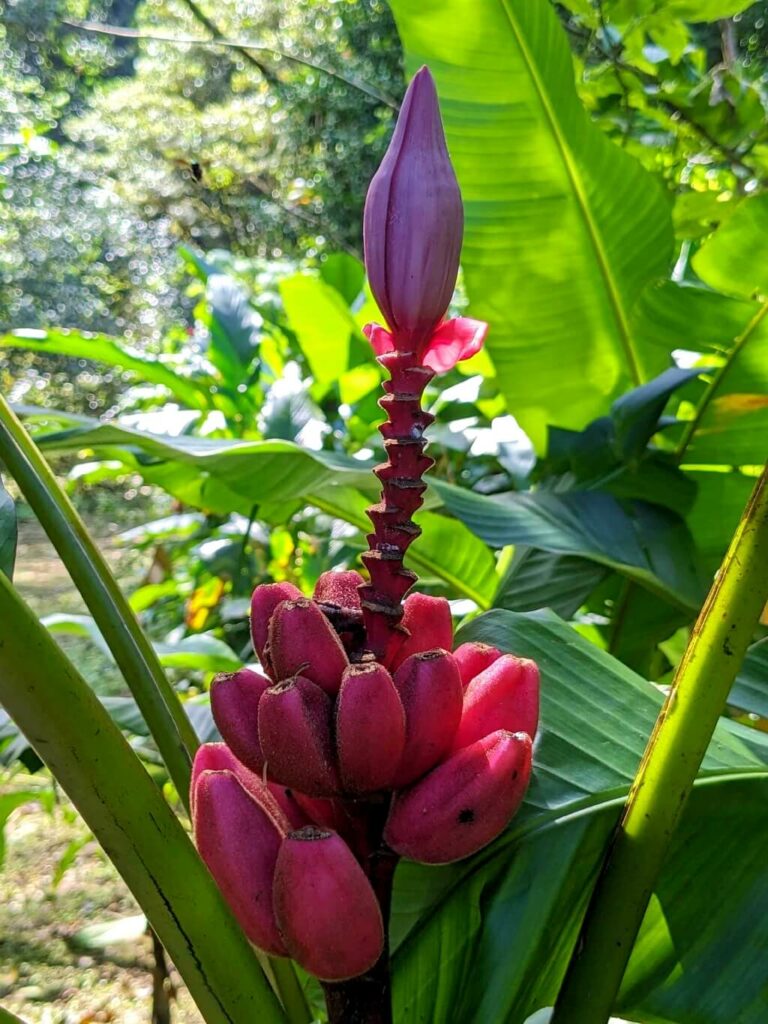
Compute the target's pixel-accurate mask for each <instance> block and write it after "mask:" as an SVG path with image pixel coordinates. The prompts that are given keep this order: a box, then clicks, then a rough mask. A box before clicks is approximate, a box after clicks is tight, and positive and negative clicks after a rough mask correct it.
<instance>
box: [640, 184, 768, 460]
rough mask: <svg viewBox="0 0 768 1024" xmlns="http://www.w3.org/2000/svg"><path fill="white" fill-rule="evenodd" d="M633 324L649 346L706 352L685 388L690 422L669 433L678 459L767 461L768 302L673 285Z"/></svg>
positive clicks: (648, 300) (648, 301) (648, 299)
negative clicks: (695, 379)
mask: <svg viewBox="0 0 768 1024" xmlns="http://www.w3.org/2000/svg"><path fill="white" fill-rule="evenodd" d="M745 205H746V204H745ZM727 226H728V225H725V226H724V227H723V228H721V229H720V230H721V231H724V230H725V228H726V227H727ZM719 234H720V231H718V232H716V233H715V235H714V236H713V237H712V242H714V240H715V239H716V238H717V236H718V235H719ZM635 323H636V328H637V331H638V334H639V336H641V337H642V338H644V339H645V340H646V342H647V343H648V344H649V345H650V344H656V345H658V346H660V347H661V348H664V349H666V348H670V347H672V348H680V349H690V350H692V351H694V352H702V353H705V355H706V361H705V363H703V364H702V365H701V366H700V373H701V379H700V381H699V382H698V383H694V384H691V385H689V386H688V387H687V388H686V389H685V390H684V391H683V392H682V393H681V394H682V397H684V398H685V399H686V401H687V402H688V403H690V405H692V406H693V410H692V412H691V413H690V414H689V419H688V421H687V422H686V423H683V424H682V425H681V427H680V428H677V429H676V431H674V432H671V433H670V436H671V437H673V438H674V439H675V443H676V447H677V452H678V455H679V457H680V458H681V459H683V460H684V461H685V462H688V463H698V464H699V465H725V466H728V467H731V466H745V465H747V466H749V465H761V464H762V462H763V461H764V459H765V454H766V452H767V451H768V399H766V394H768V302H763V303H760V302H753V301H751V300H747V299H742V298H729V297H728V296H725V295H720V294H717V293H716V292H711V291H708V290H706V289H704V288H695V287H690V286H684V285H677V284H673V283H671V282H669V283H667V284H665V285H663V286H662V287H660V288H653V289H649V290H648V291H647V292H646V293H645V295H644V296H643V299H642V302H641V303H640V304H639V305H638V307H637V310H636V316H635Z"/></svg>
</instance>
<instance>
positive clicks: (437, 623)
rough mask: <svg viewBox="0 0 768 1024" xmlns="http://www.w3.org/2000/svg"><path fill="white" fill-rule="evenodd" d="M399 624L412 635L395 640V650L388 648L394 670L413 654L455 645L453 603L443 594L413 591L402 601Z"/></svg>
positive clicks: (444, 648)
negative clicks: (432, 594)
mask: <svg viewBox="0 0 768 1024" xmlns="http://www.w3.org/2000/svg"><path fill="white" fill-rule="evenodd" d="M400 625H401V626H402V627H403V628H404V629H407V630H408V633H409V634H410V635H408V636H406V637H405V639H404V640H403V641H402V643H399V644H398V643H397V642H395V645H394V650H390V651H389V652H388V653H389V657H388V660H387V664H388V665H389V666H390V668H391V670H392V671H393V672H394V671H395V669H397V668H398V667H399V666H400V665H402V664H403V662H404V661H405V659H406V658H410V656H411V655H412V654H421V653H422V652H423V651H432V650H435V648H438V647H439V648H441V649H442V650H444V651H450V649H451V647H453V622H452V620H451V606H450V605H449V604H448V602H447V601H446V599H445V598H444V597H431V596H430V595H429V594H419V593H415V594H410V595H409V596H408V597H406V599H405V601H403V617H402V619H401V620H400Z"/></svg>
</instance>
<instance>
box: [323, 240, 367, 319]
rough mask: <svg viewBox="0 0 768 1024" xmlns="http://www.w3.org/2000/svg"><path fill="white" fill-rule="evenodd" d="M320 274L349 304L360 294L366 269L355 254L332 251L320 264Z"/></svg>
mask: <svg viewBox="0 0 768 1024" xmlns="http://www.w3.org/2000/svg"><path fill="white" fill-rule="evenodd" d="M320 276H321V277H322V279H323V280H324V281H325V282H326V284H329V285H330V286H331V288H333V289H334V290H335V291H337V292H338V293H339V295H341V297H342V298H343V299H344V301H345V302H346V304H347V305H348V306H351V305H352V304H353V303H354V302H355V300H356V299H357V298H358V297H359V296H360V293H361V292H362V290H363V284H364V283H365V269H364V267H363V264H362V263H361V262H360V260H359V259H357V258H356V257H355V256H351V255H350V254H349V253H347V252H332V253H331V255H330V256H326V258H325V259H324V260H323V261H322V263H321V264H320Z"/></svg>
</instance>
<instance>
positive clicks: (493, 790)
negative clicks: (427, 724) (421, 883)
mask: <svg viewBox="0 0 768 1024" xmlns="http://www.w3.org/2000/svg"><path fill="white" fill-rule="evenodd" d="M530 775H531V738H530V736H528V735H527V733H510V732H505V731H504V730H501V729H500V730H499V731H497V732H494V733H491V735H490V736H485V737H484V738H483V739H481V740H478V741H477V742H476V743H473V744H472V745H471V746H469V747H464V748H463V749H462V750H459V751H457V752H456V753H455V754H452V755H451V756H450V757H449V758H448V759H447V760H446V761H444V762H443V763H442V764H440V765H438V767H437V768H435V769H433V770H432V771H431V772H430V773H429V775H426V776H425V777H424V778H423V779H420V780H419V781H418V782H416V783H415V784H414V785H413V786H411V787H410V788H409V789H406V790H403V792H401V793H397V794H396V795H395V798H394V800H393V802H392V808H391V810H390V813H389V818H388V819H387V824H386V827H385V829H384V839H385V840H386V842H387V843H388V844H389V845H390V846H391V847H392V849H393V850H394V851H395V852H396V853H399V854H400V855H401V856H403V857H407V858H408V859H409V860H415V861H419V862H421V863H422V864H448V863H450V862H451V861H454V860H461V859H462V858H463V857H468V856H469V855H470V854H472V853H475V852H476V851H477V850H480V849H482V847H483V846H486V845H487V844H488V843H490V842H491V840H493V839H495V838H496V836H498V835H499V834H500V833H501V832H502V831H503V830H504V828H505V827H506V826H507V824H508V823H509V822H510V820H511V819H512V816H513V815H514V813H515V811H516V810H517V809H518V807H519V806H520V804H521V802H522V800H523V797H524V796H525V791H526V789H527V787H528V780H529V778H530Z"/></svg>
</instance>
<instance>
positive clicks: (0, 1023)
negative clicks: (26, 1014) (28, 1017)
mask: <svg viewBox="0 0 768 1024" xmlns="http://www.w3.org/2000/svg"><path fill="white" fill-rule="evenodd" d="M0 1024H24V1021H23V1020H22V1019H21V1017H16V1016H14V1014H12V1013H11V1011H10V1010H4V1009H3V1008H2V1006H0Z"/></svg>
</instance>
